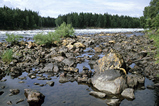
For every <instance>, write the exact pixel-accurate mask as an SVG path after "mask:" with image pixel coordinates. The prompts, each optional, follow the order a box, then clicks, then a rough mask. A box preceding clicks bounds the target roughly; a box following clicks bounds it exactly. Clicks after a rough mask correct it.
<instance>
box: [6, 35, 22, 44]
mask: <svg viewBox="0 0 159 106" xmlns="http://www.w3.org/2000/svg"><path fill="white" fill-rule="evenodd" d="M6 36H7V38H6V39H5V40H6V41H7V42H9V43H11V44H16V43H18V41H19V40H20V39H22V38H23V36H20V35H14V34H6Z"/></svg>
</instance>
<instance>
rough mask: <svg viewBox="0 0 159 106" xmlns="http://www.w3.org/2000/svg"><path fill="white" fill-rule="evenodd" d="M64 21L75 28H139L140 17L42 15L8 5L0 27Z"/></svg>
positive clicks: (1, 11)
mask: <svg viewBox="0 0 159 106" xmlns="http://www.w3.org/2000/svg"><path fill="white" fill-rule="evenodd" d="M63 22H66V23H67V24H72V26H73V27H75V28H139V27H141V25H140V23H141V22H140V18H135V17H130V16H123V15H122V16H118V15H110V14H108V13H105V14H96V13H95V14H93V13H83V12H81V13H68V14H66V15H59V16H58V17H57V18H51V17H41V16H40V15H39V13H38V12H35V11H32V10H26V9H25V10H20V9H18V8H16V9H12V8H9V7H7V6H4V7H1V8H0V29H1V30H2V29H3V30H17V29H36V28H46V27H56V26H59V25H61V24H62V23H63Z"/></svg>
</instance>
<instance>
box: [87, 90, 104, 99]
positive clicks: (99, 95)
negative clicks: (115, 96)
mask: <svg viewBox="0 0 159 106" xmlns="http://www.w3.org/2000/svg"><path fill="white" fill-rule="evenodd" d="M89 94H90V95H94V96H97V97H99V98H105V97H106V94H105V93H102V92H96V91H91V92H90V93H89Z"/></svg>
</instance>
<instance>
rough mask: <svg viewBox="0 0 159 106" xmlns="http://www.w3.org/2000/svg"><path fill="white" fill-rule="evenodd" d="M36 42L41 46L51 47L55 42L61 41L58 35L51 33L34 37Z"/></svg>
mask: <svg viewBox="0 0 159 106" xmlns="http://www.w3.org/2000/svg"><path fill="white" fill-rule="evenodd" d="M33 39H34V41H35V42H36V43H37V44H40V45H43V44H44V45H51V44H53V43H54V42H55V41H56V42H59V41H60V36H58V35H56V34H55V33H54V32H49V33H48V34H43V33H39V34H37V35H35V36H34V37H33Z"/></svg>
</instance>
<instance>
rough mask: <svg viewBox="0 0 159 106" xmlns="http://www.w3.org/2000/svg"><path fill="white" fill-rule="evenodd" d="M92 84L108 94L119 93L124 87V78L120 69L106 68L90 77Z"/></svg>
mask: <svg viewBox="0 0 159 106" xmlns="http://www.w3.org/2000/svg"><path fill="white" fill-rule="evenodd" d="M92 84H93V86H94V87H95V88H97V89H98V90H99V91H102V92H106V93H109V94H120V93H121V92H122V91H123V90H124V89H125V88H126V87H127V85H126V79H125V77H124V76H122V75H121V73H120V70H113V69H112V70H106V71H104V72H102V73H100V74H97V73H96V74H95V75H94V76H93V77H92Z"/></svg>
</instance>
